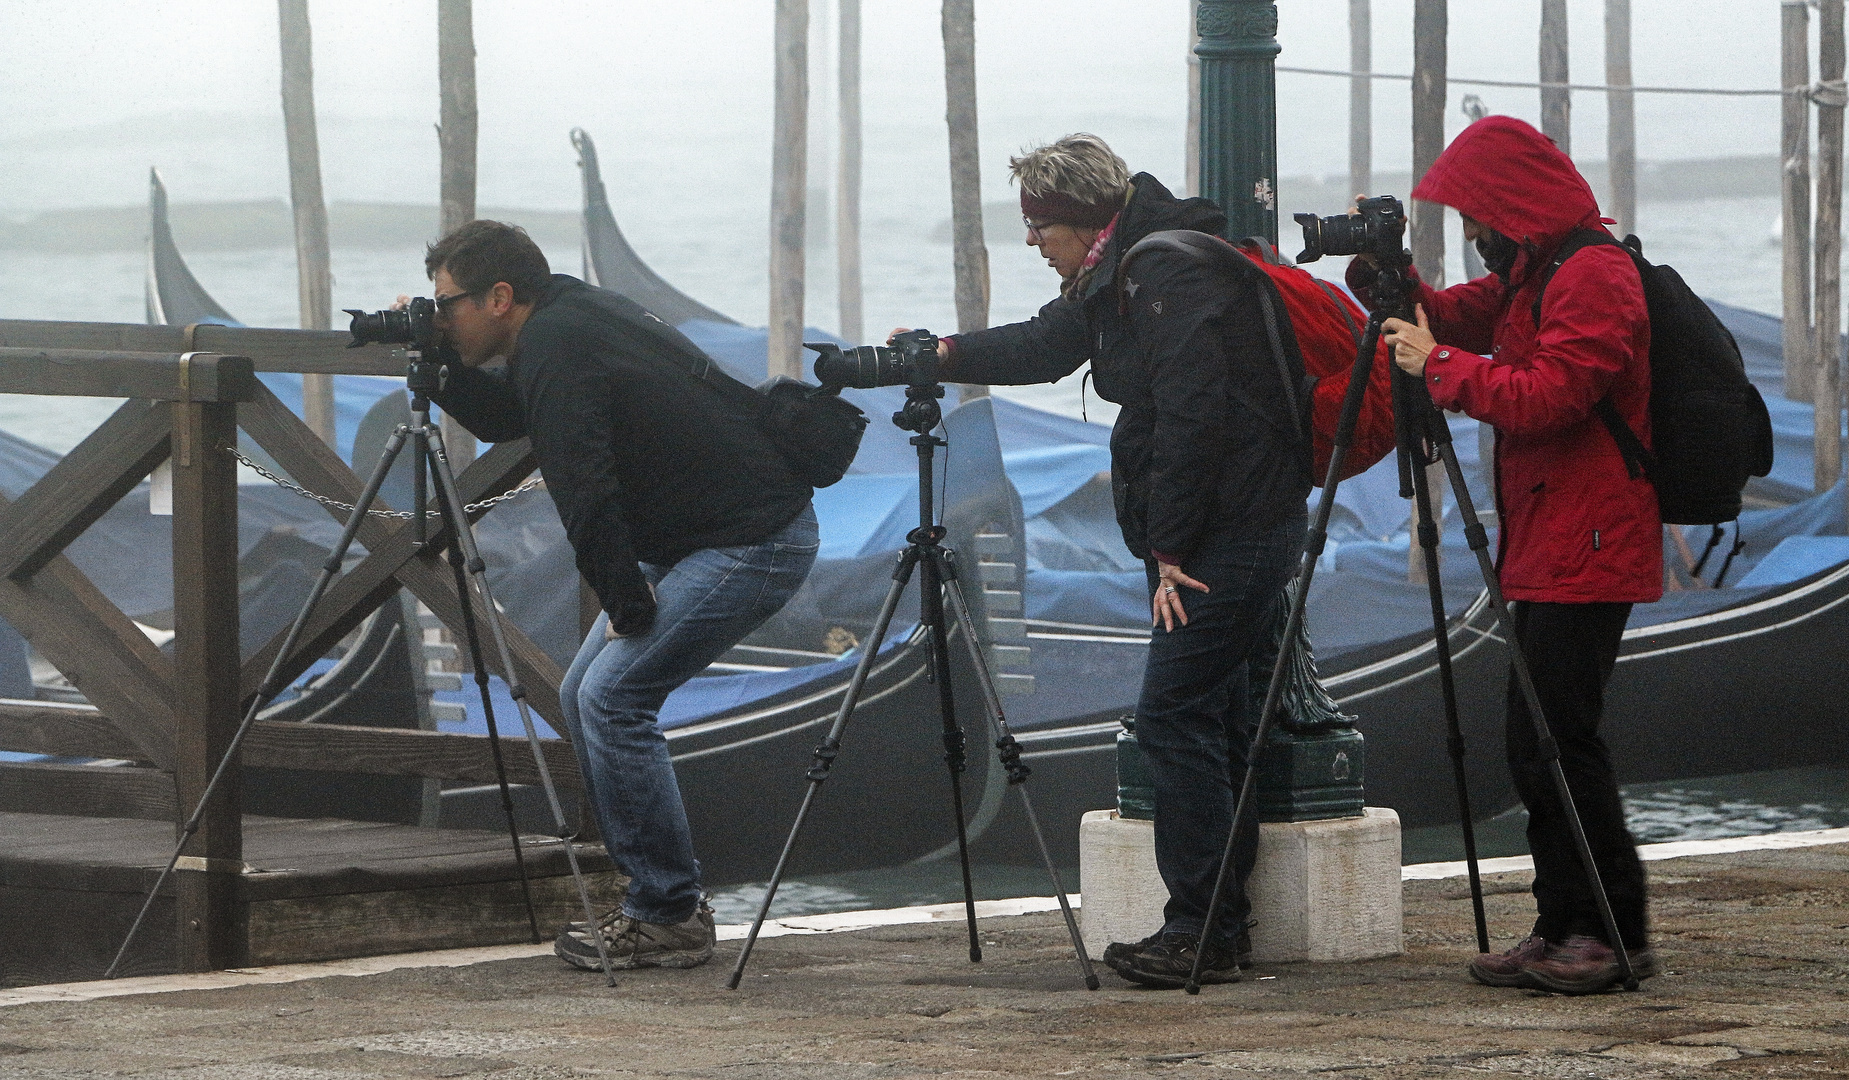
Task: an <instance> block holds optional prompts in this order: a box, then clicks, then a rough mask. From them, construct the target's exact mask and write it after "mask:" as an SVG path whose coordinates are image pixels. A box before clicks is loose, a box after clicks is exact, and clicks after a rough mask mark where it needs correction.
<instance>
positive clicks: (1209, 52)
mask: <svg viewBox="0 0 1849 1080" xmlns="http://www.w3.org/2000/svg"><path fill="white" fill-rule="evenodd" d="M1195 29H1196V31H1197V32H1198V33H1199V34H1200V38H1201V40H1200V44H1198V45H1196V46H1195V47H1194V53H1195V55H1196V56H1199V57H1200V58H1201V91H1200V92H1201V100H1200V112H1201V145H1200V152H1201V190H1200V191H1199V192H1197V194H1200V195H1205V196H1206V197H1207V198H1209V199H1212V200H1213V201H1214V202H1216V203H1219V204H1220V206H1221V208H1223V209H1224V210H1225V211H1226V235H1227V238H1228V239H1240V238H1243V237H1247V236H1262V237H1264V238H1266V239H1267V240H1270V241H1271V242H1272V243H1273V244H1276V243H1277V240H1278V212H1277V199H1276V191H1277V162H1278V122H1277V75H1276V71H1275V69H1274V65H1275V64H1276V62H1277V56H1278V52H1279V48H1280V47H1279V45H1278V8H1277V5H1276V4H1274V3H1271V2H1270V0H1200V9H1199V11H1198V13H1197V14H1196V16H1195Z"/></svg>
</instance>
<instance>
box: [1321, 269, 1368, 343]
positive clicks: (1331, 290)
mask: <svg viewBox="0 0 1849 1080" xmlns="http://www.w3.org/2000/svg"><path fill="white" fill-rule="evenodd" d="M1316 284H1318V285H1320V286H1322V290H1323V292H1325V293H1327V294H1328V295H1329V302H1330V303H1331V304H1334V305H1335V309H1336V310H1337V311H1339V312H1341V313H1342V321H1343V322H1345V323H1347V324H1348V336H1349V337H1352V338H1354V339H1355V348H1357V349H1359V348H1361V328H1360V327H1359V326H1356V325H1355V317H1354V316H1353V315H1351V314H1350V313H1349V311H1348V305H1347V304H1344V303H1342V297H1341V294H1339V293H1337V292H1336V291H1335V286H1334V285H1331V284H1329V283H1328V282H1327V281H1324V280H1323V279H1322V278H1317V279H1316Z"/></svg>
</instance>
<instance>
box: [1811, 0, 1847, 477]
mask: <svg viewBox="0 0 1849 1080" xmlns="http://www.w3.org/2000/svg"><path fill="white" fill-rule="evenodd" d="M1817 29H1818V48H1817V78H1818V80H1819V81H1820V82H1821V83H1822V84H1823V85H1822V91H1821V92H1820V94H1819V95H1818V101H1817V333H1816V349H1817V366H1816V369H1815V376H1816V378H1815V381H1814V382H1812V384H1811V393H1812V401H1811V409H1812V412H1813V413H1814V415H1815V417H1816V420H1815V426H1814V430H1815V432H1816V459H1815V460H1816V489H1817V490H1818V491H1824V490H1826V489H1827V488H1829V487H1830V486H1831V485H1832V484H1834V483H1836V478H1837V477H1838V476H1839V475H1841V473H1842V463H1843V442H1842V391H1843V388H1842V363H1843V323H1842V299H1843V296H1842V269H1843V105H1844V92H1843V0H1822V3H1821V4H1820V5H1818V18H1817Z"/></svg>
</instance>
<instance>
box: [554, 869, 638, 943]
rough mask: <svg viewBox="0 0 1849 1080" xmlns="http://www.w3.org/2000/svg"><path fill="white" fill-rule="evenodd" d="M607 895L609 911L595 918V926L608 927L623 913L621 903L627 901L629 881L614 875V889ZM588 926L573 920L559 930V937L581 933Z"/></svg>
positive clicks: (619, 875) (581, 921) (578, 920)
mask: <svg viewBox="0 0 1849 1080" xmlns="http://www.w3.org/2000/svg"><path fill="white" fill-rule="evenodd" d="M608 895H609V900H610V907H609V910H607V911H605V912H604V913H603V914H601V915H599V916H597V925H599V926H609V925H610V923H611V922H613V921H614V920H615V919H616V918H617V916H619V915H621V914H622V913H623V903H624V901H626V900H628V899H629V879H628V878H627V877H624V876H623V875H621V874H618V875H616V884H615V887H614V888H612V889H611V890H610V892H609V894H608ZM589 925H590V923H587V922H585V921H584V920H583V919H573V920H572V921H571V922H568V923H566V924H565V925H564V926H563V927H560V928H559V937H564V936H565V935H566V934H568V933H571V932H572V931H574V930H577V931H582V930H583V929H584V928H585V927H587V926H589Z"/></svg>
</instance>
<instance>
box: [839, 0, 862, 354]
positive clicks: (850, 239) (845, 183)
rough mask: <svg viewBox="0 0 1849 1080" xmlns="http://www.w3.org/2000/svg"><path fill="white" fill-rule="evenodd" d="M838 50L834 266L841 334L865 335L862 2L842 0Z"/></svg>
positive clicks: (855, 338) (852, 337)
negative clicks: (861, 140) (861, 181)
mask: <svg viewBox="0 0 1849 1080" xmlns="http://www.w3.org/2000/svg"><path fill="white" fill-rule="evenodd" d="M835 47H836V49H837V51H838V53H839V56H838V57H837V60H838V63H839V75H838V80H837V81H838V82H839V84H840V85H839V91H838V93H839V101H838V104H839V108H840V124H841V140H840V141H841V146H840V153H839V154H838V155H836V158H835V267H836V273H837V274H838V275H839V281H840V289H839V291H840V298H841V336H842V337H844V338H846V339H848V340H849V341H859V340H861V338H862V336H863V330H864V322H865V318H866V316H865V305H864V301H863V300H862V298H861V277H860V0H841V35H840V40H839V41H838V42H837V43H836V46H835Z"/></svg>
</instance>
